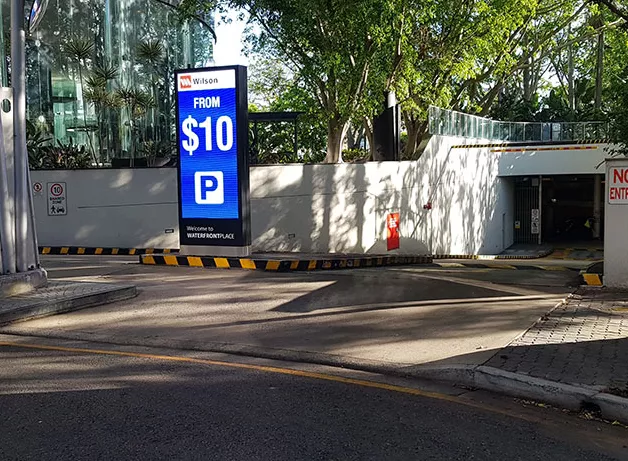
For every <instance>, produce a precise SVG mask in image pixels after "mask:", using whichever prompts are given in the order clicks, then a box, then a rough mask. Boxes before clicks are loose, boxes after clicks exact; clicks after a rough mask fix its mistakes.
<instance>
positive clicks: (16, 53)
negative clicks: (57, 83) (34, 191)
mask: <svg viewBox="0 0 628 461" xmlns="http://www.w3.org/2000/svg"><path fill="white" fill-rule="evenodd" d="M25 47H26V31H25V30H24V0H12V1H11V86H12V88H13V156H14V173H15V246H16V256H17V271H18V272H26V270H28V252H29V245H28V222H29V216H28V214H29V211H30V210H29V196H28V194H29V190H28V156H27V152H26V69H25V61H26V59H25V54H26V52H25Z"/></svg>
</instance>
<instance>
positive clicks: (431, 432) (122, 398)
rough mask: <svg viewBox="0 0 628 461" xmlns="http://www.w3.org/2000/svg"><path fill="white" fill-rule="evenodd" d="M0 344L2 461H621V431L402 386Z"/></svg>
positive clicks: (256, 366) (188, 359) (185, 359)
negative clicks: (612, 460) (432, 460)
mask: <svg viewBox="0 0 628 461" xmlns="http://www.w3.org/2000/svg"><path fill="white" fill-rule="evenodd" d="M0 341H3V342H4V343H2V344H1V345H0V357H1V358H2V367H0V409H1V410H0V414H1V416H2V417H1V418H0V459H3V460H31V459H32V460H55V461H60V460H100V459H103V460H138V459H141V460H144V459H147V460H149V459H150V460H153V459H155V460H156V459H167V460H174V459H177V460H178V459H185V460H188V459H189V460H193V459H198V460H278V461H279V460H429V459H434V460H465V461H466V460H553V461H554V460H569V461H575V460H600V461H601V460H606V459H622V458H623V459H626V458H628V449H626V447H625V444H626V442H625V441H626V440H627V437H626V434H628V433H627V432H626V429H623V428H618V427H613V426H610V425H608V424H602V423H597V422H594V421H584V420H581V419H577V418H575V417H574V416H571V415H566V414H563V413H561V412H558V411H555V410H551V409H547V408H545V409H540V408H534V407H528V408H525V407H523V406H521V405H520V404H518V403H514V402H513V401H512V400H501V401H495V400H485V398H484V397H483V396H482V395H481V394H478V393H473V392H468V391H463V390H451V389H449V390H444V391H443V392H442V393H439V394H434V395H431V396H428V395H426V393H425V392H424V391H418V390H416V388H412V387H402V386H407V385H408V384H406V383H400V382H399V380H397V381H396V382H393V383H388V384H386V383H384V384H382V383H376V384H373V382H369V381H366V382H365V381H362V380H363V379H366V380H369V379H371V377H369V376H368V375H361V378H360V379H361V380H359V381H358V380H355V379H353V380H352V379H349V380H347V379H345V378H343V377H341V376H339V375H338V373H342V372H340V371H336V372H333V373H334V374H332V375H328V374H321V375H310V374H308V375H306V376H303V374H304V373H303V372H299V371H296V372H295V371H291V370H287V369H281V368H274V369H269V368H264V367H265V366H267V365H268V364H269V363H268V362H263V363H262V364H261V365H260V362H259V361H258V362H253V361H251V360H250V359H249V360H248V361H247V362H246V363H245V364H244V365H240V364H239V363H237V362H228V363H227V364H226V365H227V366H221V365H218V364H216V363H213V362H204V361H202V358H210V359H212V357H213V356H209V355H208V354H205V355H203V356H200V355H199V354H198V353H197V354H196V355H194V356H191V355H189V354H187V355H186V354H185V353H182V352H180V353H179V355H180V357H178V358H176V361H175V359H173V358H170V359H166V358H164V357H159V356H158V357H155V356H152V355H150V356H149V355H145V356H141V357H140V356H137V355H136V354H135V353H134V352H133V351H132V350H130V349H128V348H126V349H124V348H123V349H120V348H117V349H109V350H108V351H112V350H113V351H114V352H115V353H118V354H119V353H127V354H128V355H122V356H121V355H107V354H103V353H105V352H108V351H107V350H101V352H102V353H91V352H86V351H83V350H78V351H77V350H72V349H71V348H73V347H97V346H96V345H93V344H92V345H88V346H85V345H84V344H83V345H81V344H78V343H73V344H68V343H61V342H58V341H57V342H55V341H54V340H40V339H36V338H18V337H11V336H0ZM7 341H8V342H14V341H17V342H27V343H32V342H33V341H35V342H37V344H39V345H40V346H41V345H43V346H44V347H48V348H50V349H44V350H41V349H32V348H24V347H21V346H20V347H16V346H11V345H7V344H6V342H7ZM68 346H69V347H70V349H66V350H57V349H58V348H59V347H68ZM98 347H101V348H106V347H109V346H102V345H101V346H98ZM141 352H143V353H144V354H148V353H151V351H150V350H147V349H142V350H141ZM152 353H153V354H154V353H157V354H162V355H170V354H172V353H173V352H172V351H163V350H162V351H152ZM221 358H223V359H224V357H221ZM242 360H246V359H240V361H242ZM271 365H273V366H275V367H277V366H278V364H277V363H276V362H273V363H272V364H271ZM279 366H281V364H279ZM242 367H244V368H242ZM306 373H308V372H306ZM377 379H380V380H381V379H383V378H381V377H378V378H377ZM410 386H412V385H411V384H410Z"/></svg>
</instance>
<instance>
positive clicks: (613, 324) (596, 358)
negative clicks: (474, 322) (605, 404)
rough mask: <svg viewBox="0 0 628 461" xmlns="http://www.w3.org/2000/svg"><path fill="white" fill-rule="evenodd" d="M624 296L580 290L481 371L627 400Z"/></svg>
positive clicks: (627, 319)
mask: <svg viewBox="0 0 628 461" xmlns="http://www.w3.org/2000/svg"><path fill="white" fill-rule="evenodd" d="M626 357H628V293H620V292H611V291H607V290H604V289H591V288H581V289H580V290H578V291H577V292H576V293H575V294H573V295H572V296H571V297H570V298H569V299H568V300H567V302H566V303H565V304H562V305H560V306H559V307H557V308H556V309H554V310H553V311H552V312H550V313H549V314H547V315H545V316H543V317H542V318H541V319H540V320H539V321H538V322H537V323H536V324H535V325H534V326H532V327H531V328H530V329H529V330H528V331H526V332H525V333H524V334H523V335H521V336H520V337H518V338H516V339H515V340H514V341H513V342H511V343H510V344H509V345H508V346H507V347H505V348H503V349H501V350H500V351H498V352H497V353H496V354H495V355H493V357H492V358H491V359H489V360H488V361H487V362H486V365H488V366H491V367H495V368H499V369H501V370H505V371H509V372H514V373H520V374H524V375H529V376H534V377H538V378H543V379H547V380H550V381H557V382H561V383H565V384H572V385H582V386H587V387H591V388H593V389H596V390H599V391H610V392H611V393H615V394H618V395H624V396H627V397H628V361H627V360H626Z"/></svg>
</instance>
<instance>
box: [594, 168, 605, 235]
mask: <svg viewBox="0 0 628 461" xmlns="http://www.w3.org/2000/svg"><path fill="white" fill-rule="evenodd" d="M602 193H603V192H602V175H601V174H596V175H595V176H594V177H593V238H594V239H599V238H601V237H602V235H601V229H602Z"/></svg>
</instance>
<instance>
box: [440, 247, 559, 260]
mask: <svg viewBox="0 0 628 461" xmlns="http://www.w3.org/2000/svg"><path fill="white" fill-rule="evenodd" d="M552 251H553V250H552V249H549V250H547V251H543V252H541V253H536V254H533V255H459V254H458V255H434V256H433V258H434V259H473V260H476V261H482V260H484V261H495V260H504V259H540V258H544V257H546V256H547V255H549V254H551V253H552Z"/></svg>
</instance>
